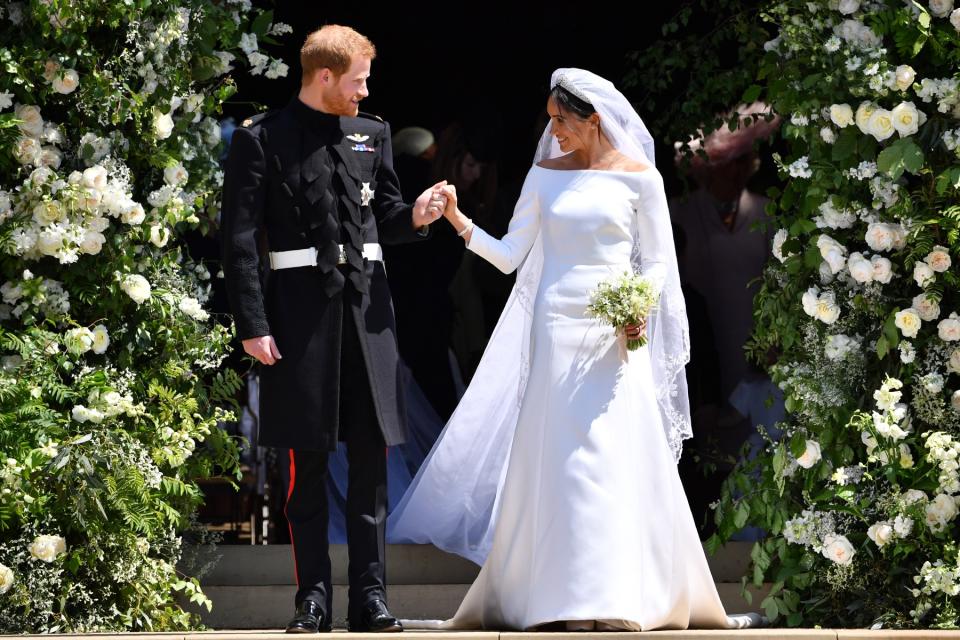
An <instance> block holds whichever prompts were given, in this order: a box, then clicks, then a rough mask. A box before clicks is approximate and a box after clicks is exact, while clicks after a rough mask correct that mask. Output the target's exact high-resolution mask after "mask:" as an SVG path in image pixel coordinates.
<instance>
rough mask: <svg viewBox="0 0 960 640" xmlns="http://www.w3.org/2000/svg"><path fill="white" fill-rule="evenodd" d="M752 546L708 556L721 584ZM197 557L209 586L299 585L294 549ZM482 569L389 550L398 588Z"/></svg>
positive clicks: (739, 570)
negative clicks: (297, 583)
mask: <svg viewBox="0 0 960 640" xmlns="http://www.w3.org/2000/svg"><path fill="white" fill-rule="evenodd" d="M752 544H753V543H750V542H731V543H729V544H727V545H726V546H725V547H723V548H722V549H720V550H719V551H718V552H717V553H716V555H714V556H707V561H708V562H709V563H710V571H711V572H712V573H713V578H714V580H716V581H717V582H720V583H724V582H734V583H739V582H740V577H741V576H742V575H744V574H745V573H746V571H747V567H748V566H749V564H750V549H751V547H752ZM186 555H187V556H190V555H192V556H193V558H192V559H191V562H190V563H189V564H186V563H185V565H184V566H183V569H184V571H185V572H186V573H188V574H191V575H192V574H194V573H195V570H194V567H196V566H204V565H206V566H207V567H209V570H208V571H207V572H206V573H204V574H203V575H202V576H201V578H200V582H201V584H203V585H208V586H244V585H251V586H265V585H292V584H294V582H295V580H294V573H293V553H292V551H291V548H290V545H269V546H245V545H221V546H219V547H216V548H215V549H214V550H213V551H210V550H206V549H193V550H190V551H189V552H188V553H187V554H186ZM330 561H331V563H332V565H333V583H334V584H336V585H345V584H347V548H346V545H331V546H330ZM478 571H479V568H478V567H477V566H476V565H475V564H473V563H472V562H470V561H468V560H464V559H463V558H461V557H459V556H455V555H452V554H449V553H445V552H443V551H440V550H439V549H436V548H435V547H433V546H431V545H419V544H401V545H387V582H388V584H390V585H391V586H393V585H432V584H440V585H446V584H470V583H472V582H473V580H474V578H476V576H477V572H478Z"/></svg>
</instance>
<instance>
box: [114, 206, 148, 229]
mask: <svg viewBox="0 0 960 640" xmlns="http://www.w3.org/2000/svg"><path fill="white" fill-rule="evenodd" d="M146 218H147V212H146V211H144V210H143V205H141V204H140V203H138V202H132V203H130V206H129V207H127V208H126V209H125V210H124V211H123V213H121V214H120V221H121V222H123V223H124V224H131V225H138V224H141V223H142V222H143V221H144V220H145V219H146Z"/></svg>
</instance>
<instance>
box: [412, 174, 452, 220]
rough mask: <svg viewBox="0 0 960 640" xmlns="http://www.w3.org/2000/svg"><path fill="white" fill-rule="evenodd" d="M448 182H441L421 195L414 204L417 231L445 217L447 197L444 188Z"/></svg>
mask: <svg viewBox="0 0 960 640" xmlns="http://www.w3.org/2000/svg"><path fill="white" fill-rule="evenodd" d="M446 184H447V181H446V180H441V181H440V182H438V183H437V184H435V185H433V186H432V187H430V188H429V189H426V190H425V191H424V192H423V193H421V194H420V197H418V198H417V199H416V201H415V202H414V203H413V226H414V228H416V229H419V228H420V227H424V226H426V225H428V224H432V223H434V222H436V221H437V219H439V218H440V216H442V215H443V209H444V207H445V206H446V197H445V196H444V194H443V188H444V187H445V186H446Z"/></svg>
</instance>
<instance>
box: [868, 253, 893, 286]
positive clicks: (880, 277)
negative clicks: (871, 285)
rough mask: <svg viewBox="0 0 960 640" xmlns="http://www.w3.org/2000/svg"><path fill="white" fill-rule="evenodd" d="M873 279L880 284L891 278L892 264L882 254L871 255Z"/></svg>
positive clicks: (886, 282) (887, 281)
mask: <svg viewBox="0 0 960 640" xmlns="http://www.w3.org/2000/svg"><path fill="white" fill-rule="evenodd" d="M870 264H871V265H873V279H874V280H875V281H876V282H879V283H881V284H888V283H889V282H890V280H892V279H893V264H892V263H891V262H890V260H888V259H887V258H884V257H883V256H872V257H871V258H870Z"/></svg>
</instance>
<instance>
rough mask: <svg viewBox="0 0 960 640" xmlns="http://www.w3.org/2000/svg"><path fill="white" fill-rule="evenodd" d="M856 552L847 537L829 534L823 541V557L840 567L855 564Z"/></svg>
mask: <svg viewBox="0 0 960 640" xmlns="http://www.w3.org/2000/svg"><path fill="white" fill-rule="evenodd" d="M855 554H856V551H855V550H854V549H853V545H852V544H850V541H849V540H847V537H846V536H839V535H834V534H829V535H827V536H825V537H824V539H823V556H824V557H825V558H827V559H828V560H832V561H833V562H835V563H837V564H840V565H848V564H850V563H851V562H853V556H854V555H855Z"/></svg>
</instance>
